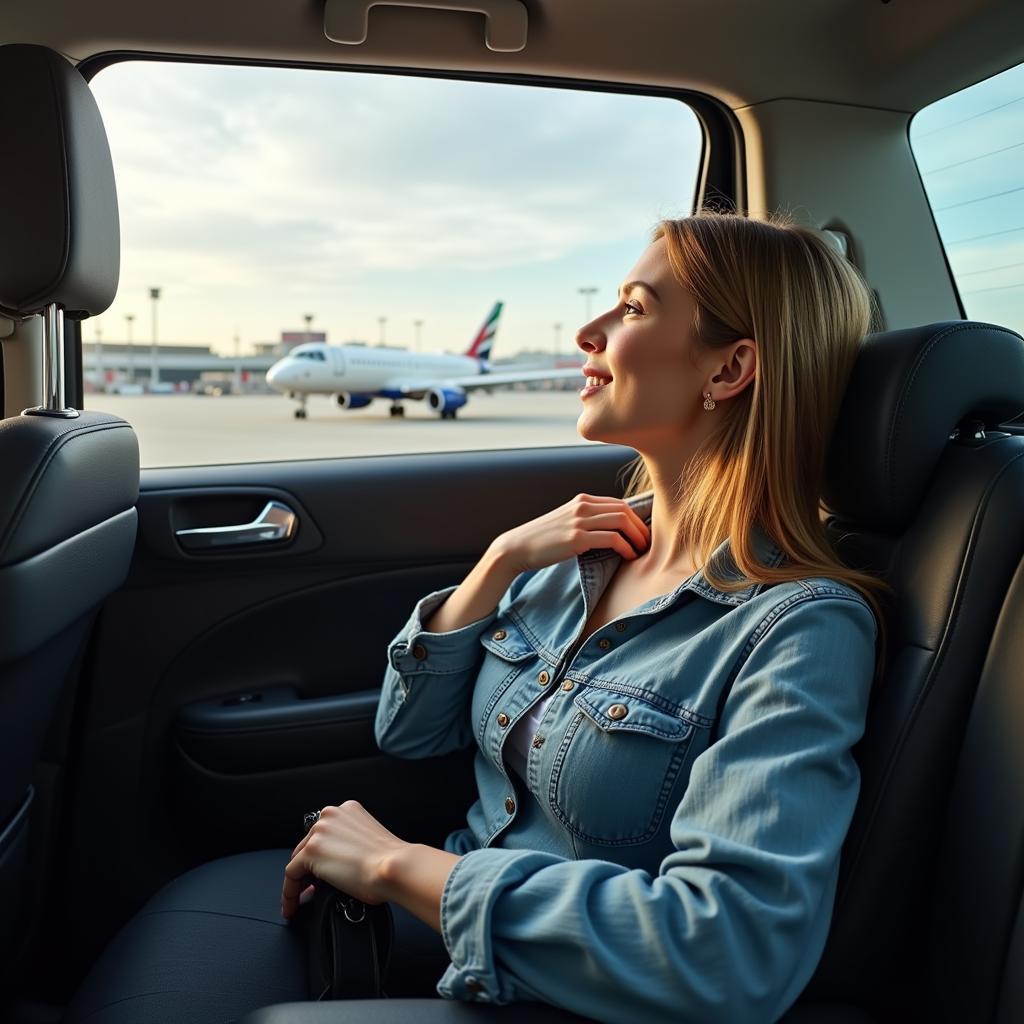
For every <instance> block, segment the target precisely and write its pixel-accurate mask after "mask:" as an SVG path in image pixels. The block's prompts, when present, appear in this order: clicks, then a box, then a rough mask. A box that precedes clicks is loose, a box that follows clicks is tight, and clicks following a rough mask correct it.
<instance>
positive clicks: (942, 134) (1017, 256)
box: [910, 64, 1024, 333]
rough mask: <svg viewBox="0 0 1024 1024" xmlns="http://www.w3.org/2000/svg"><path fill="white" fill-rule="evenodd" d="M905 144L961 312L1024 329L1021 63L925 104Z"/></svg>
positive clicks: (1023, 84)
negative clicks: (914, 164)
mask: <svg viewBox="0 0 1024 1024" xmlns="http://www.w3.org/2000/svg"><path fill="white" fill-rule="evenodd" d="M910 144H911V147H912V148H913V152H914V157H915V159H916V160H917V164H918V167H919V169H920V172H921V179H922V181H923V183H924V187H925V191H926V192H927V195H928V201H929V202H930V204H931V207H932V212H933V214H934V216H935V223H936V226H937V227H938V231H939V235H940V237H941V239H942V244H943V246H944V247H945V250H946V256H947V259H948V261H949V266H950V270H951V271H952V274H953V278H954V280H955V282H956V286H957V288H958V290H959V293H960V299H961V302H962V304H963V308H964V312H965V313H966V315H967V317H968V318H969V319H971V320H984V321H987V322H989V323H995V324H1000V325H1003V326H1006V327H1010V328H1012V329H1013V330H1016V331H1019V332H1022V333H1024V64H1021V65H1019V66H1017V67H1014V68H1011V69H1010V70H1008V71H1004V72H1003V73H1002V74H999V75H996V76H994V77H993V78H989V79H986V80H985V81H983V82H979V83H977V84H976V85H972V86H971V87H970V88H968V89H964V90H962V91H961V92H957V93H954V94H953V95H951V96H947V97H946V98H945V99H942V100H939V101H938V102H937V103H933V104H932V105H931V106H928V107H925V108H924V109H923V110H921V111H920V112H919V113H918V114H917V115H916V116H915V117H914V118H913V120H912V121H911V123H910Z"/></svg>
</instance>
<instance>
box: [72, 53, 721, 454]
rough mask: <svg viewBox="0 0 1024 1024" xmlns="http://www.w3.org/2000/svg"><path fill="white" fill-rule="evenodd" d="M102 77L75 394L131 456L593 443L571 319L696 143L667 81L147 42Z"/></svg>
mask: <svg viewBox="0 0 1024 1024" xmlns="http://www.w3.org/2000/svg"><path fill="white" fill-rule="evenodd" d="M92 87H93V90H94V92H95V94H96V98H97V100H98V102H99V106H100V110H101V112H102V114H103V118H104V122H105V124H106V127H107V132H108V135H109V138H110V145H111V152H112V156H113V161H114V170H115V174H116V176H117V185H118V199H119V204H120V209H121V232H122V270H121V280H120V287H119V291H118V295H117V299H116V301H115V302H114V304H113V305H112V306H111V308H110V309H109V310H108V311H107V312H106V313H104V314H103V315H102V316H101V317H98V318H93V319H91V320H88V321H86V322H85V323H84V324H83V328H82V340H83V375H84V378H85V384H86V390H87V394H86V405H87V406H90V407H94V408H103V409H106V410H108V411H110V412H114V413H118V414H120V415H123V416H124V417H125V418H127V419H128V420H129V421H130V422H132V423H133V425H134V426H135V427H136V431H137V433H138V436H139V441H140V446H141V449H142V462H143V465H144V466H172V465H196V464H203V463H225V462H243V461H256V460H268V459H292V458H310V457H327V456H330V457H333V456H339V455H370V454H384V453H408V452H416V451H440V450H466V449H481V448H503V447H522V446H533V445H565V444H586V443H590V442H586V441H583V440H582V439H581V438H580V437H579V435H578V434H577V433H576V430H575V423H576V419H577V417H578V414H579V408H580V405H579V398H578V394H577V392H578V390H579V388H580V387H581V386H582V384H583V381H582V378H581V377H579V375H578V373H577V371H576V370H575V369H574V367H578V366H579V365H580V363H581V362H582V359H581V355H582V354H581V353H580V351H579V349H578V348H577V347H576V345H575V342H574V337H575V332H576V329H577V328H578V327H579V326H580V325H581V324H582V323H584V322H585V321H586V320H587V319H588V318H589V316H590V315H592V314H594V313H597V312H598V311H599V310H601V309H606V308H608V307H610V306H611V305H613V304H614V303H615V302H616V301H617V299H616V292H617V288H618V286H619V284H620V283H621V282H622V280H623V275H625V274H626V272H627V271H628V270H629V268H630V267H631V266H632V264H633V263H634V261H635V260H636V258H637V256H638V255H639V253H640V252H641V251H642V249H643V248H644V246H645V245H646V244H647V243H648V241H649V238H650V233H651V231H652V229H653V227H654V225H655V224H656V222H657V221H658V220H659V219H660V218H662V217H678V216H684V215H686V214H688V213H690V212H692V208H693V197H694V194H695V187H696V182H697V177H698V169H699V166H700V163H701V158H702V144H703V140H702V135H701V129H700V124H699V121H698V119H697V117H696V116H695V114H694V112H693V110H692V109H691V107H690V106H688V105H687V104H686V103H684V102H682V101H680V100H679V99H677V98H675V97H667V96H650V95H627V94H621V93H617V92H607V91H604V92H602V91H595V90H589V91H588V90H577V89H566V88H554V87H539V86H526V85H509V84H499V83H482V82H472V81H465V80H449V79H442V78H431V77H418V76H411V75H388V74H370V73H354V72H343V71H333V70H313V69H300V68H280V67H275V68H267V67H252V66H232V65H204V64H194V63H180V62H169V61H140V60H130V61H124V62H120V63H116V64H113V65H111V66H109V67H107V68H105V69H104V70H101V71H100V72H99V73H98V74H97V75H96V76H95V77H94V78H93V80H92ZM484 374H486V375H489V376H490V377H491V378H493V381H494V383H493V384H491V385H489V386H487V387H480V384H481V380H480V378H481V376H482V375H484ZM302 414H305V416H304V418H297V417H298V416H301V415H302Z"/></svg>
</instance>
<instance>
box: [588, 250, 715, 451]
mask: <svg viewBox="0 0 1024 1024" xmlns="http://www.w3.org/2000/svg"><path fill="white" fill-rule="evenodd" d="M694 312H695V304H694V302H693V300H692V299H691V298H690V296H689V295H688V294H687V293H686V292H685V291H684V290H683V288H682V287H681V286H680V285H679V284H678V283H677V282H676V280H675V278H674V277H673V275H672V270H671V268H670V266H669V262H668V254H667V251H666V248H665V241H664V239H658V240H657V241H656V242H653V243H651V245H650V246H648V248H647V249H646V251H645V252H644V253H643V255H642V256H641V257H640V259H639V260H637V262H636V265H635V266H634V267H633V269H632V270H631V271H630V272H629V274H628V275H627V277H626V280H625V283H624V284H623V285H622V287H621V289H620V291H619V302H618V303H617V304H616V305H615V306H614V307H612V308H611V309H609V310H608V311H607V312H605V313H601V314H600V315H599V316H597V317H595V318H594V319H593V320H591V321H590V323H589V324H586V325H584V326H583V327H581V328H580V330H579V331H578V332H577V334H576V344H577V345H578V346H579V347H580V348H581V349H582V350H583V351H584V353H586V356H587V358H586V362H585V370H584V372H586V368H592V369H594V370H596V371H599V372H601V373H604V374H606V375H609V376H610V377H611V381H610V382H609V383H606V384H602V385H601V386H600V387H599V388H597V389H596V390H595V389H593V388H584V389H583V390H582V391H581V392H580V395H581V401H582V403H583V408H582V410H581V411H580V416H579V420H578V422H577V424H576V429H577V430H578V432H579V434H580V435H581V436H582V437H585V438H586V439H587V440H590V441H604V442H607V443H610V444H625V445H629V446H630V447H633V448H636V449H637V451H639V452H642V453H644V454H656V453H659V452H663V453H666V454H668V453H670V452H672V451H673V450H678V449H680V448H681V447H684V446H686V447H688V446H689V444H690V443H691V442H692V441H693V440H694V439H695V432H700V433H703V432H704V431H705V430H706V429H707V427H710V426H711V424H710V423H709V422H707V421H710V420H711V419H712V417H713V416H714V413H713V412H712V413H708V412H705V411H704V408H703V402H704V396H703V393H702V392H704V391H707V390H709V385H710V379H711V378H712V377H713V376H714V375H715V372H716V370H717V368H719V367H720V366H721V364H722V359H723V355H725V354H724V353H720V352H719V353H709V352H707V351H706V350H704V348H703V346H700V345H698V344H697V343H696V342H695V340H694V336H693V334H694V331H693V322H694ZM730 350H731V346H730ZM711 389H712V390H713V388H711ZM702 416H703V417H705V420H703V421H702V420H701V419H700V417H702Z"/></svg>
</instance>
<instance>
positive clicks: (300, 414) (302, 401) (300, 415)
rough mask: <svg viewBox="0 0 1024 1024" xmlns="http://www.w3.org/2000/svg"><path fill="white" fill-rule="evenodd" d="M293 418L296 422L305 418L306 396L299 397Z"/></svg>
mask: <svg viewBox="0 0 1024 1024" xmlns="http://www.w3.org/2000/svg"><path fill="white" fill-rule="evenodd" d="M295 418H296V419H297V420H304V419H305V418H306V396H305V395H301V396H299V407H298V409H296V410H295Z"/></svg>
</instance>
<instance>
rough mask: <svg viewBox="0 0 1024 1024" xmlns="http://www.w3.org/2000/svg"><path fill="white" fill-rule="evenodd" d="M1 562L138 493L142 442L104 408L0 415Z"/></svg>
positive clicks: (26, 554) (74, 530)
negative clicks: (0, 480) (69, 415)
mask: <svg viewBox="0 0 1024 1024" xmlns="http://www.w3.org/2000/svg"><path fill="white" fill-rule="evenodd" d="M0 453H2V456H3V475H4V486H3V489H2V490H0V567H3V566H7V565H10V564H12V563H13V562H20V561H22V560H24V559H26V558H30V557H31V556H32V555H36V554H38V553H39V552H40V551H44V550H45V549H47V548H51V547H53V546H54V545H55V544H59V543H60V542H61V541H65V540H68V539H69V538H71V537H74V536H75V534H78V533H81V532H82V531H83V530H86V529H88V528H89V527H92V526H95V525H96V524H97V523H102V522H105V521H106V520H107V519H110V518H111V517H112V516H115V515H117V514H118V513H119V512H124V511H125V510H127V509H130V508H134V506H135V503H136V502H137V501H138V498H139V444H138V440H137V439H136V437H135V431H133V430H132V428H131V427H130V426H129V424H128V423H126V422H125V421H124V420H122V419H120V418H119V417H117V416H111V415H110V414H109V413H105V412H85V411H83V412H82V413H80V414H79V415H78V416H77V417H76V418H75V419H68V420H66V419H59V418H52V417H47V416H12V417H9V418H8V419H4V420H0Z"/></svg>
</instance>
